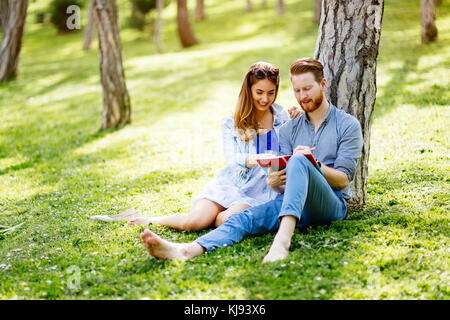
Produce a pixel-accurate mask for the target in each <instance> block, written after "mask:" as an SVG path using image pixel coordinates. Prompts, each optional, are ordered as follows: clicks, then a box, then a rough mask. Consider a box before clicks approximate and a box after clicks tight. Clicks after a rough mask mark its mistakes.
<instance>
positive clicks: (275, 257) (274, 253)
mask: <svg viewBox="0 0 450 320" xmlns="http://www.w3.org/2000/svg"><path fill="white" fill-rule="evenodd" d="M288 254H289V246H288V247H287V248H286V246H285V245H282V244H277V243H273V244H272V246H271V247H270V249H269V252H268V253H267V254H266V256H265V257H264V259H263V263H267V262H275V261H279V260H283V259H286V257H287V256H288Z"/></svg>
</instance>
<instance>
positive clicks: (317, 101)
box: [300, 90, 323, 112]
mask: <svg viewBox="0 0 450 320" xmlns="http://www.w3.org/2000/svg"><path fill="white" fill-rule="evenodd" d="M309 101H311V99H310V100H308V101H305V100H303V101H300V106H301V107H302V109H303V111H305V112H313V111H315V110H317V109H318V108H319V107H320V105H321V104H322V101H323V90H320V95H319V97H318V98H317V99H315V100H313V103H312V106H311V107H305V106H304V104H305V103H306V102H309Z"/></svg>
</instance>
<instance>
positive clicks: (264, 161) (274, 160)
mask: <svg viewBox="0 0 450 320" xmlns="http://www.w3.org/2000/svg"><path fill="white" fill-rule="evenodd" d="M304 156H305V157H307V158H308V160H309V161H311V163H312V164H313V165H314V166H315V167H316V168H317V169H318V170H319V171H320V173H322V174H323V172H322V170H321V169H320V167H319V164H318V163H317V160H316V158H314V156H313V155H312V154H311V153H307V154H305V155H304ZM290 157H292V155H287V156H273V155H264V156H261V157H259V158H257V159H256V162H257V163H258V165H259V166H260V167H261V168H263V169H264V171H265V172H266V173H268V169H269V167H270V168H272V170H274V171H278V170H283V169H284V168H286V165H287V162H288V160H289V158H290Z"/></svg>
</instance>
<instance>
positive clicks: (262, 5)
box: [261, 0, 267, 8]
mask: <svg viewBox="0 0 450 320" xmlns="http://www.w3.org/2000/svg"><path fill="white" fill-rule="evenodd" d="M261 7H262V8H267V0H262V1H261Z"/></svg>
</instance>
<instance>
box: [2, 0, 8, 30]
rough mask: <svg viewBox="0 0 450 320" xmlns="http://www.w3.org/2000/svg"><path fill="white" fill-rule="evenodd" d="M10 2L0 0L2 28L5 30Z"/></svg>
mask: <svg viewBox="0 0 450 320" xmlns="http://www.w3.org/2000/svg"><path fill="white" fill-rule="evenodd" d="M7 4H8V2H7V1H3V0H1V1H0V28H1V29H2V30H3V29H4V28H5V24H6V21H7V18H8V16H7V12H8V7H7Z"/></svg>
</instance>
